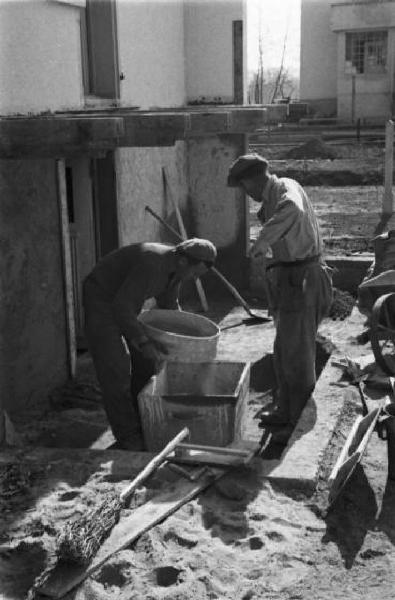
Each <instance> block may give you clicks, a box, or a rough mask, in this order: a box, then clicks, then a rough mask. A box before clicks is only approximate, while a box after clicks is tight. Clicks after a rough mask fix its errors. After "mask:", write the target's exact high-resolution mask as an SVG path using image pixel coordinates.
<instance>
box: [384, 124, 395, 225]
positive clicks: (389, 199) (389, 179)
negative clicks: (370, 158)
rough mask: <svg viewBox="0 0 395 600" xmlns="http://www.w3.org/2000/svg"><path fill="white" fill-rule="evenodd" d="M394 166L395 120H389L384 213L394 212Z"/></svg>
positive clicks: (387, 127) (386, 137)
mask: <svg viewBox="0 0 395 600" xmlns="http://www.w3.org/2000/svg"><path fill="white" fill-rule="evenodd" d="M393 168H394V122H393V121H391V120H389V121H387V123H386V126H385V167H384V197H383V214H387V215H388V214H392V213H393V193H392V183H393Z"/></svg>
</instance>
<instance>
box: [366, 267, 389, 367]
mask: <svg viewBox="0 0 395 600" xmlns="http://www.w3.org/2000/svg"><path fill="white" fill-rule="evenodd" d="M358 308H359V310H360V312H362V313H363V314H365V315H366V316H367V317H368V321H369V337H370V344H371V347H372V351H373V354H374V357H375V360H376V363H377V364H378V365H379V366H380V368H381V369H382V370H383V371H384V373H386V374H387V375H390V376H394V375H395V270H387V271H384V272H383V273H380V274H379V275H377V276H376V277H372V278H370V279H367V280H365V281H364V282H362V284H361V285H360V286H359V288H358Z"/></svg>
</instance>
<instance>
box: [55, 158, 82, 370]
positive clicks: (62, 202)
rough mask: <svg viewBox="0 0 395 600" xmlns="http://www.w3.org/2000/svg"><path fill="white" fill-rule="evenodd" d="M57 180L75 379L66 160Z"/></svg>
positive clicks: (59, 163)
mask: <svg viewBox="0 0 395 600" xmlns="http://www.w3.org/2000/svg"><path fill="white" fill-rule="evenodd" d="M56 180H57V186H58V206H59V221H60V232H61V243H62V264H63V283H64V302H65V312H66V330H67V353H68V363H69V364H68V366H69V374H70V376H71V377H74V375H75V372H76V366H77V342H76V332H75V314H74V310H75V308H74V289H73V267H72V257H71V245H70V231H69V218H68V211H67V191H66V166H65V161H64V160H58V161H56Z"/></svg>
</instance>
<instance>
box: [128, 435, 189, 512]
mask: <svg viewBox="0 0 395 600" xmlns="http://www.w3.org/2000/svg"><path fill="white" fill-rule="evenodd" d="M188 435H189V429H188V427H184V429H183V430H182V431H180V433H179V434H178V435H176V437H175V438H173V439H172V440H171V441H170V442H169V443H168V444H167V446H165V447H164V448H163V450H162V451H161V452H159V454H157V455H156V456H154V458H153V459H152V460H150V462H149V463H148V465H147V466H146V467H144V469H143V470H142V471H141V472H140V473H139V474H138V475H137V477H135V479H133V481H132V482H131V483H130V484H129V485H128V486H127V487H126V488H125V489H124V490H123V491H122V492H121V494H120V497H119V498H120V500H121V502H126V501H127V500H128V498H129V497H130V496H131V494H132V493H133V492H134V490H135V489H137V488H138V487H139V485H140V484H141V483H142V482H143V481H144V480H145V479H147V477H148V476H149V475H151V473H153V472H154V471H155V469H157V468H158V467H159V465H160V464H161V463H162V462H164V461H165V459H166V457H167V456H168V455H169V454H170V452H172V451H173V450H174V449H175V447H176V446H177V444H179V443H180V442H181V441H182V440H184V439H185V438H186V437H188Z"/></svg>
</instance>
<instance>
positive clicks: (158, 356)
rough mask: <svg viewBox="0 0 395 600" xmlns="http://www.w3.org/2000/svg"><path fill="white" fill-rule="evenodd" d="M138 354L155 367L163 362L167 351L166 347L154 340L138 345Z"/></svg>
mask: <svg viewBox="0 0 395 600" xmlns="http://www.w3.org/2000/svg"><path fill="white" fill-rule="evenodd" d="M140 352H141V353H142V355H143V356H144V358H146V359H147V360H150V361H152V362H155V363H156V364H157V365H160V364H161V363H163V362H164V360H165V358H166V356H167V354H168V350H167V349H166V347H165V346H164V345H163V344H161V343H160V342H157V341H154V340H147V341H146V342H144V343H143V344H141V345H140Z"/></svg>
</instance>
